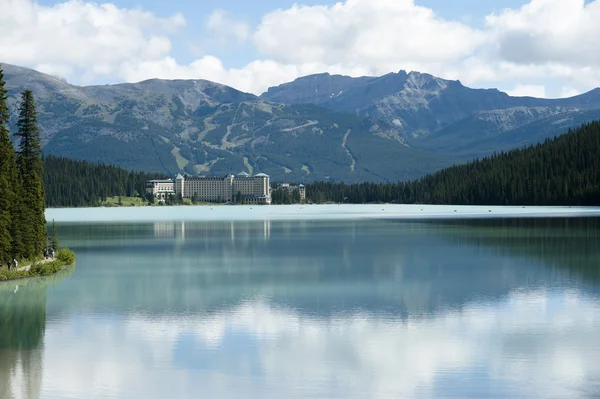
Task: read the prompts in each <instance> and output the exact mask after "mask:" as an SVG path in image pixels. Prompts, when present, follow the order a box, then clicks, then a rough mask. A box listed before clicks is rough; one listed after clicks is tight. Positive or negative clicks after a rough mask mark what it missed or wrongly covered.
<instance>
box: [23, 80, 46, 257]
mask: <svg viewBox="0 0 600 399" xmlns="http://www.w3.org/2000/svg"><path fill="white" fill-rule="evenodd" d="M17 126H18V131H17V133H15V135H16V136H17V137H18V138H19V139H20V142H19V149H18V151H17V170H18V179H19V182H20V183H21V192H20V201H19V203H20V213H21V215H20V225H19V229H20V230H21V233H22V242H23V248H22V251H23V252H22V256H23V257H25V258H34V257H37V256H39V254H40V253H41V251H42V248H43V246H44V245H45V243H46V218H45V216H44V184H43V174H44V164H43V161H42V144H41V140H40V131H39V129H38V126H37V116H36V111H35V103H34V99H33V92H32V91H31V90H25V91H24V92H23V93H21V106H20V108H19V120H18V123H17Z"/></svg>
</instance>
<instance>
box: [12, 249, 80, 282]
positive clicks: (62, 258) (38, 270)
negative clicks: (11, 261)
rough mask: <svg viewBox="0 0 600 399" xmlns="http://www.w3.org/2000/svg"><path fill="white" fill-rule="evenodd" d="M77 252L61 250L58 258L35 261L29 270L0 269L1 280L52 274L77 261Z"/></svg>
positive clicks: (57, 255)
mask: <svg viewBox="0 0 600 399" xmlns="http://www.w3.org/2000/svg"><path fill="white" fill-rule="evenodd" d="M75 259H76V257H75V253H74V252H73V251H71V250H70V249H68V248H63V249H61V250H59V251H58V252H57V254H56V259H55V260H53V261H51V262H44V263H42V262H41V261H38V262H34V263H33V264H32V265H31V267H30V268H29V270H11V271H9V270H8V269H0V281H7V280H16V279H21V278H28V277H41V276H51V275H53V274H55V273H57V272H59V271H61V270H63V269H64V268H65V267H67V266H70V265H72V264H74V263H75Z"/></svg>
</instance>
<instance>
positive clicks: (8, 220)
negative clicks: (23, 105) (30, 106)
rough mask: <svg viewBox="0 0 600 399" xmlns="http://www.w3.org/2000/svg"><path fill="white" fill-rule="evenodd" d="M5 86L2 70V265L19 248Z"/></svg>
mask: <svg viewBox="0 0 600 399" xmlns="http://www.w3.org/2000/svg"><path fill="white" fill-rule="evenodd" d="M5 85H6V82H5V81H4V72H3V71H2V69H1V68H0V264H5V263H6V262H8V261H9V260H12V258H13V256H14V255H16V253H15V251H16V250H18V248H19V245H18V242H15V240H16V238H17V237H14V236H13V234H12V233H13V231H14V230H15V229H16V220H15V216H16V212H15V210H16V209H15V206H16V205H17V200H16V199H17V196H16V195H17V192H16V189H17V188H18V186H17V165H16V160H15V150H14V147H13V144H12V142H11V140H10V133H9V131H8V122H9V118H10V114H9V112H8V105H7V98H8V94H7V93H8V92H7V90H6V88H5Z"/></svg>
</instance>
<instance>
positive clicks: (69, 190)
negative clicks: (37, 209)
mask: <svg viewBox="0 0 600 399" xmlns="http://www.w3.org/2000/svg"><path fill="white" fill-rule="evenodd" d="M164 178H165V176H164V175H161V174H148V173H143V172H130V171H127V170H125V169H122V168H119V167H117V166H110V165H104V164H101V163H92V162H87V161H79V160H73V159H69V158H62V157H55V156H53V155H49V156H47V157H46V158H45V159H44V188H45V191H46V206H48V207H58V206H65V207H81V206H99V205H100V203H101V202H102V201H106V198H107V197H116V196H125V197H137V196H141V197H144V196H145V195H146V182H147V181H148V180H151V179H164Z"/></svg>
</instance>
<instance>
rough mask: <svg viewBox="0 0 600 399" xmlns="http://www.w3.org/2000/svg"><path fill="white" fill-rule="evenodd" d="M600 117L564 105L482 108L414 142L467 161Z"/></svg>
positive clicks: (593, 111) (594, 113)
mask: <svg viewBox="0 0 600 399" xmlns="http://www.w3.org/2000/svg"><path fill="white" fill-rule="evenodd" d="M599 119H600V110H587V111H570V110H568V111H565V109H564V108H561V107H557V108H544V107H539V108H538V107H536V108H525V107H519V108H509V109H507V110H495V111H483V112H478V113H476V114H474V115H472V116H470V117H467V118H465V119H463V120H461V121H459V122H456V123H454V124H452V125H450V126H448V127H447V128H444V129H441V130H439V131H438V132H436V133H434V134H432V135H431V136H428V137H426V138H424V139H423V140H421V141H420V142H419V143H415V146H416V147H418V148H423V149H426V150H427V151H432V152H434V153H439V154H444V155H446V156H450V157H451V158H452V160H453V161H455V162H456V161H467V160H471V159H473V158H478V157H479V158H480V157H483V156H487V155H490V154H492V153H493V152H500V151H507V150H510V149H513V148H521V147H524V146H527V145H530V144H535V143H538V142H541V141H544V140H545V139H547V138H552V137H555V136H558V135H561V134H563V133H566V132H567V131H568V130H569V129H570V128H573V127H577V126H581V124H583V123H584V122H589V121H592V120H599Z"/></svg>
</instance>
